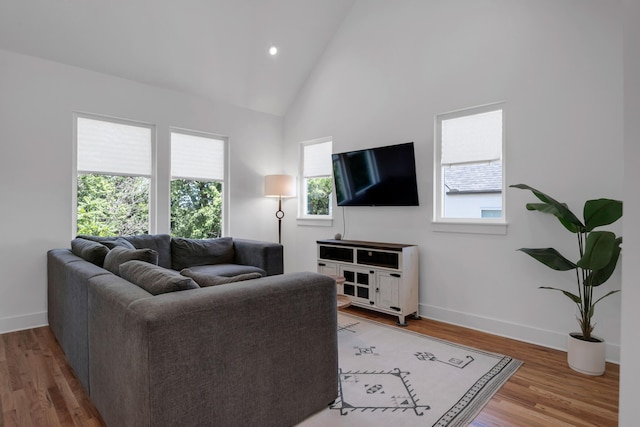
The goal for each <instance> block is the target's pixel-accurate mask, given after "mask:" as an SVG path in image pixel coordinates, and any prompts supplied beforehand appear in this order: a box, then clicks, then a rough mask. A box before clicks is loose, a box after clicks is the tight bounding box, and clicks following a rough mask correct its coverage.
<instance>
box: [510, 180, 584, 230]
mask: <svg viewBox="0 0 640 427" xmlns="http://www.w3.org/2000/svg"><path fill="white" fill-rule="evenodd" d="M509 187H513V188H520V189H522V190H530V191H531V192H532V193H533V194H534V195H535V196H536V197H537V198H538V199H540V200H541V201H542V202H544V203H545V204H546V205H548V207H546V208H543V207H542V206H541V204H539V203H529V204H527V209H529V210H537V211H540V212H545V213H550V214H552V215H555V216H556V218H558V220H560V222H561V223H562V225H564V227H565V228H566V229H567V230H569V231H570V232H572V233H578V232H580V231H582V230H584V228H585V227H584V225H583V224H582V222H581V221H580V220H579V219H578V217H577V216H575V214H574V213H573V212H571V210H569V208H568V207H567V205H566V203H560V202H558V201H557V200H555V199H554V198H553V197H551V196H548V195H546V194H545V193H543V192H542V191H540V190H536V189H535V188H533V187H530V186H528V185H526V184H514V185H510V186H509Z"/></svg>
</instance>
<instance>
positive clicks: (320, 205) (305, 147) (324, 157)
mask: <svg viewBox="0 0 640 427" xmlns="http://www.w3.org/2000/svg"><path fill="white" fill-rule="evenodd" d="M331 150H332V141H331V138H322V139H316V140H313V141H307V142H303V143H302V144H301V150H300V153H301V154H300V157H301V159H300V171H301V172H300V175H301V179H300V180H299V181H300V186H301V189H300V190H301V191H300V217H301V218H315V219H322V218H326V219H330V218H331V213H332V212H331V211H332V209H331V207H332V200H331V193H332V192H333V179H332V178H331V164H332V163H331Z"/></svg>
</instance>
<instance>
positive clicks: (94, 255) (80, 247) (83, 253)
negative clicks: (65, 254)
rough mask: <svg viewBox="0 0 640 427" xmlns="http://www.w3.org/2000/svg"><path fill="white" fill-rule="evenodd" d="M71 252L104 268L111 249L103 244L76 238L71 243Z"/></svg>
mask: <svg viewBox="0 0 640 427" xmlns="http://www.w3.org/2000/svg"><path fill="white" fill-rule="evenodd" d="M71 252H73V253H74V254H75V255H77V256H79V257H80V258H82V259H84V260H86V261H89V262H90V263H91V264H95V265H97V266H98V267H102V266H103V265H104V258H105V257H106V256H107V253H109V248H107V247H106V246H105V245H103V244H102V243H98V242H93V241H91V240H87V239H82V238H78V237H76V238H75V239H73V240H72V241H71Z"/></svg>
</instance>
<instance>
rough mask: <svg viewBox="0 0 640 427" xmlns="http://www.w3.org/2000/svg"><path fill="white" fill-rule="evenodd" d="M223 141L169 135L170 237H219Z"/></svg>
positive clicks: (195, 135) (193, 135) (180, 133)
mask: <svg viewBox="0 0 640 427" xmlns="http://www.w3.org/2000/svg"><path fill="white" fill-rule="evenodd" d="M226 145H227V143H226V139H225V138H222V137H216V136H212V135H206V134H201V133H195V132H189V131H177V130H174V131H172V132H171V235H172V236H179V237H186V238H192V239H202V238H215V237H220V236H222V230H223V214H222V213H223V194H224V183H225V151H226Z"/></svg>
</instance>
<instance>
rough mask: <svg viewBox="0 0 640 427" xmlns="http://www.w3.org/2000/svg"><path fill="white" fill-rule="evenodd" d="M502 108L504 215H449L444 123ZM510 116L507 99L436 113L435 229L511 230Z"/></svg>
mask: <svg viewBox="0 0 640 427" xmlns="http://www.w3.org/2000/svg"><path fill="white" fill-rule="evenodd" d="M497 110H501V111H502V151H501V156H502V158H501V164H502V180H501V181H502V182H501V186H502V190H501V197H502V216H501V217H500V218H447V217H444V216H443V210H444V196H445V194H444V169H443V167H442V122H443V121H445V120H449V119H455V118H461V117H466V116H472V115H476V114H482V113H488V112H492V111H497ZM506 115H507V108H506V103H505V102H504V101H501V102H494V103H490V104H485V105H481V106H476V107H470V108H463V109H459V110H455V111H450V112H446V113H440V114H436V115H435V117H434V144H433V145H434V159H433V162H434V167H433V171H434V176H433V186H434V187H433V217H432V225H433V228H434V230H435V231H444V232H447V231H450V232H468V233H481V234H506V231H507V209H506V206H507V203H506V193H507V192H506V175H507V174H506V161H505V158H506V157H505V154H506Z"/></svg>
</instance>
